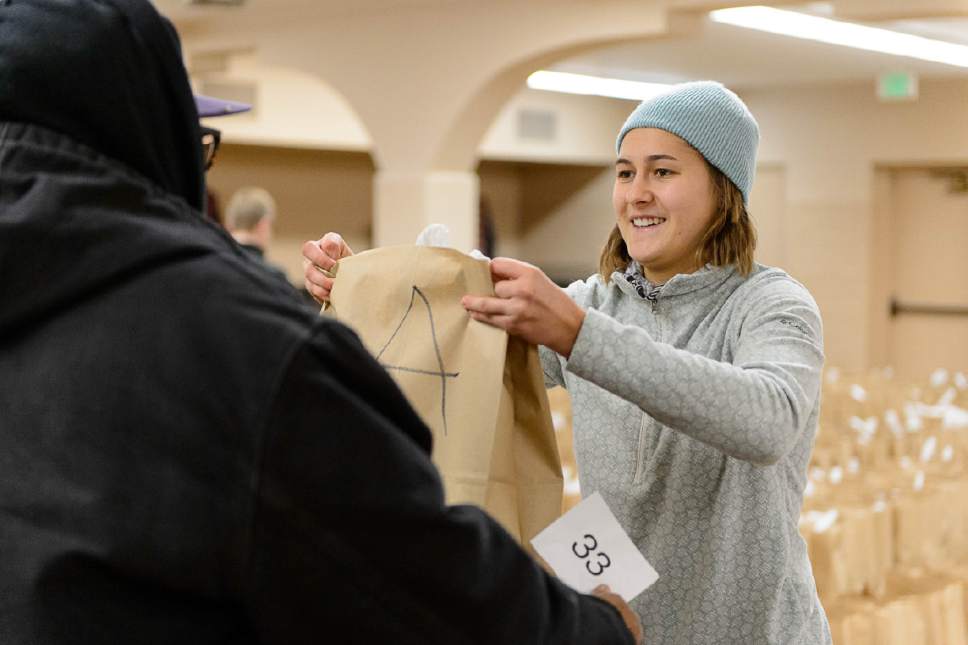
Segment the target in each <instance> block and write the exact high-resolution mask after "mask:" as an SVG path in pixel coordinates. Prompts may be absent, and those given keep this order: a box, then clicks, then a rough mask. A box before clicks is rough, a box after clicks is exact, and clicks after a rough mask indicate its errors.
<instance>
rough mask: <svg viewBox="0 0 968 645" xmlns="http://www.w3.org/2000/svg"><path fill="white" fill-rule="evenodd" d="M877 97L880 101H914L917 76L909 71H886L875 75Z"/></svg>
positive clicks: (916, 91) (916, 89)
mask: <svg viewBox="0 0 968 645" xmlns="http://www.w3.org/2000/svg"><path fill="white" fill-rule="evenodd" d="M877 98H879V99H881V100H882V101H915V100H917V98H918V77H917V76H915V75H914V74H911V73H909V72H888V73H886V74H881V75H880V76H878V77H877Z"/></svg>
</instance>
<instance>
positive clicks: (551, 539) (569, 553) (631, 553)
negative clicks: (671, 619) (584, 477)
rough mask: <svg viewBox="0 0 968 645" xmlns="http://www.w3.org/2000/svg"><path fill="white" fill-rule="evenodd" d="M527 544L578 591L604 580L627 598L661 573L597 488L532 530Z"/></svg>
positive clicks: (646, 586)
mask: <svg viewBox="0 0 968 645" xmlns="http://www.w3.org/2000/svg"><path fill="white" fill-rule="evenodd" d="M531 546H533V547H534V550H535V551H537V552H538V555H540V556H541V557H542V558H544V560H545V562H547V563H548V564H549V565H550V566H551V568H552V569H554V571H555V573H556V574H557V575H558V577H559V578H561V580H562V581H564V582H565V584H567V585H569V586H570V587H572V588H574V589H575V590H577V591H579V592H581V593H590V592H591V591H592V589H594V588H595V587H597V586H598V585H601V584H605V585H608V586H609V587H611V589H612V591H613V592H614V593H617V594H618V595H619V596H621V597H622V599H623V600H625V601H626V602H629V601H631V600H632V599H633V598H635V597H636V596H638V595H639V594H640V593H642V592H643V591H645V590H646V589H648V588H649V587H650V586H652V583H654V582H655V581H656V580H658V579H659V574H658V573H656V571H655V569H653V568H652V565H651V564H649V563H648V561H647V560H646V559H645V558H644V557H643V556H642V553H641V552H640V551H639V550H638V549H637V548H636V546H635V545H634V544H633V543H632V540H631V539H630V538H629V536H628V535H627V534H626V533H625V531H623V530H622V527H621V526H619V523H618V520H616V519H615V516H614V515H613V514H612V511H611V510H609V508H608V506H607V505H606V504H605V500H603V499H602V496H601V495H600V494H598V493H595V494H593V495H591V496H590V497H588V498H586V499H585V500H583V501H582V502H581V503H580V504H578V505H577V506H575V508H573V509H571V510H570V511H568V512H567V513H566V514H565V515H563V516H561V517H560V518H558V519H557V520H556V521H554V522H553V523H552V524H551V525H550V526H549V527H548V528H546V529H545V530H544V531H542V532H541V533H539V534H538V535H536V536H535V537H534V539H532V540H531Z"/></svg>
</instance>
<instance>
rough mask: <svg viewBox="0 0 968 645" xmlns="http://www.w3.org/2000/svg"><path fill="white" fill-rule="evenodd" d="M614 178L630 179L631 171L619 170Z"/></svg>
mask: <svg viewBox="0 0 968 645" xmlns="http://www.w3.org/2000/svg"><path fill="white" fill-rule="evenodd" d="M615 176H616V177H618V178H619V179H631V178H632V171H631V170H619V171H618V172H617V173H616V175H615Z"/></svg>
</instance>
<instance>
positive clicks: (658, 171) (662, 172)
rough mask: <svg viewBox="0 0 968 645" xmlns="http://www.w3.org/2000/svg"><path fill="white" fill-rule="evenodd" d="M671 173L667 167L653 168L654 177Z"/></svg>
mask: <svg viewBox="0 0 968 645" xmlns="http://www.w3.org/2000/svg"><path fill="white" fill-rule="evenodd" d="M671 174H672V171H671V170H669V169H668V168H656V169H655V176H656V177H668V176H669V175H671Z"/></svg>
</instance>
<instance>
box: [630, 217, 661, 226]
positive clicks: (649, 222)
mask: <svg viewBox="0 0 968 645" xmlns="http://www.w3.org/2000/svg"><path fill="white" fill-rule="evenodd" d="M664 221H665V218H663V217H636V218H635V219H633V220H632V224H633V225H634V226H636V227H638V228H645V227H648V226H655V225H656V224H661V223H662V222H664Z"/></svg>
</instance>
